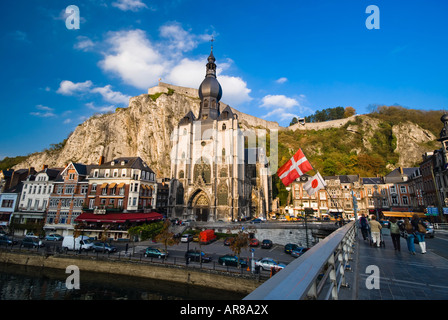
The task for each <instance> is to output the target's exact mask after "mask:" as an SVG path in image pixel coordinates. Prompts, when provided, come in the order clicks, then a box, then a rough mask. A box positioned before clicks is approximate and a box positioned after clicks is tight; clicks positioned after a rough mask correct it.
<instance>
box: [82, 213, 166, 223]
mask: <svg viewBox="0 0 448 320" xmlns="http://www.w3.org/2000/svg"><path fill="white" fill-rule="evenodd" d="M161 219H163V215H161V214H160V213H157V212H150V213H107V214H93V213H82V214H81V215H79V217H78V218H76V219H75V221H82V222H110V223H125V222H126V221H128V222H145V221H148V222H149V221H154V220H161Z"/></svg>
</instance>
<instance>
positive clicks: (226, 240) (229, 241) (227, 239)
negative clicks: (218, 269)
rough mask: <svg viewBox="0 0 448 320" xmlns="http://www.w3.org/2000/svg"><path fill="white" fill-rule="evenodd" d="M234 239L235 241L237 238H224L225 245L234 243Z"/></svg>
mask: <svg viewBox="0 0 448 320" xmlns="http://www.w3.org/2000/svg"><path fill="white" fill-rule="evenodd" d="M233 241H235V238H233V237H228V238H226V239H225V240H224V245H225V246H230V245H231V244H232V243H233Z"/></svg>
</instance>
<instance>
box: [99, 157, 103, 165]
mask: <svg viewBox="0 0 448 320" xmlns="http://www.w3.org/2000/svg"><path fill="white" fill-rule="evenodd" d="M102 164H104V157H103V156H101V157H100V160H99V161H98V165H102Z"/></svg>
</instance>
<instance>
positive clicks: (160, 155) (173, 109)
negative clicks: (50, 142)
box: [17, 93, 199, 178]
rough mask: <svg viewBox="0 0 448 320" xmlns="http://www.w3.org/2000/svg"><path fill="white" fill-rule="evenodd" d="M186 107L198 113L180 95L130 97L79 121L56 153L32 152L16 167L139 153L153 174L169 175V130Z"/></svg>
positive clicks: (195, 103) (93, 160) (194, 104)
mask: <svg viewBox="0 0 448 320" xmlns="http://www.w3.org/2000/svg"><path fill="white" fill-rule="evenodd" d="M153 97H154V96H153ZM190 110H192V111H193V112H194V113H195V114H197V113H198V110H199V99H196V98H193V97H190V96H187V95H184V94H177V93H172V94H171V95H167V94H161V95H160V96H159V97H157V99H156V100H155V101H154V100H153V98H151V96H150V95H148V94H143V95H140V96H137V97H133V98H131V99H130V101H129V107H128V108H123V109H117V110H116V112H115V113H113V114H103V115H97V116H93V117H91V118H90V119H88V120H86V121H85V122H84V123H82V124H80V125H79V126H78V127H77V128H76V129H75V131H74V132H73V133H72V134H71V135H70V137H69V138H68V139H67V142H66V144H65V146H64V148H63V149H62V150H60V151H59V152H52V153H50V152H41V153H38V154H34V155H33V156H31V157H29V158H28V159H27V160H26V161H25V162H23V163H20V164H18V165H17V167H20V168H22V167H29V166H33V167H35V168H36V169H37V168H41V167H42V165H44V164H47V165H48V166H50V167H63V166H65V164H67V163H69V162H70V161H73V162H80V163H84V164H92V163H95V164H96V163H98V160H99V158H100V156H104V158H105V160H106V161H110V160H112V159H114V158H117V157H121V156H139V157H141V158H142V159H143V160H144V161H145V162H146V163H147V164H148V165H149V166H150V167H151V169H152V170H153V171H154V172H155V173H156V175H157V177H159V178H162V177H169V170H170V160H169V153H170V151H171V141H170V136H171V132H172V131H173V129H174V127H175V126H177V124H178V122H179V120H180V119H181V118H182V117H183V116H184V115H185V114H186V113H187V112H188V111H190Z"/></svg>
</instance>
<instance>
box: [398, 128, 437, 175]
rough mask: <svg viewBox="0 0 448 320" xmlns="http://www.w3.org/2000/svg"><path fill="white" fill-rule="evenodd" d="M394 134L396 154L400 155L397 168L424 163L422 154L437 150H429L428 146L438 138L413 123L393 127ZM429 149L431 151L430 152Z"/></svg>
mask: <svg viewBox="0 0 448 320" xmlns="http://www.w3.org/2000/svg"><path fill="white" fill-rule="evenodd" d="M392 133H393V135H394V136H395V137H396V138H397V147H396V148H395V150H394V151H395V153H398V154H399V155H400V157H399V160H398V163H397V166H401V167H408V166H410V165H412V164H415V163H418V162H420V161H422V154H424V153H425V152H427V151H432V150H434V149H435V148H438V147H440V145H437V146H435V147H434V148H428V144H429V143H431V142H432V141H434V140H436V139H437V137H436V136H435V135H434V134H432V133H431V132H429V131H428V130H425V129H423V128H421V127H420V126H418V125H417V124H415V123H412V122H409V121H407V122H405V123H400V124H398V125H394V126H393V127H392ZM428 149H429V150H428Z"/></svg>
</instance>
